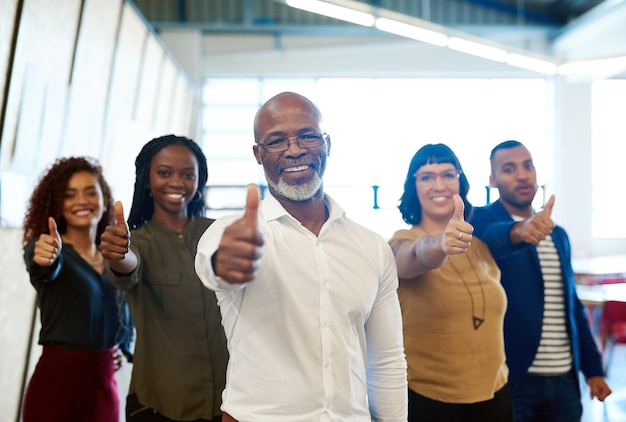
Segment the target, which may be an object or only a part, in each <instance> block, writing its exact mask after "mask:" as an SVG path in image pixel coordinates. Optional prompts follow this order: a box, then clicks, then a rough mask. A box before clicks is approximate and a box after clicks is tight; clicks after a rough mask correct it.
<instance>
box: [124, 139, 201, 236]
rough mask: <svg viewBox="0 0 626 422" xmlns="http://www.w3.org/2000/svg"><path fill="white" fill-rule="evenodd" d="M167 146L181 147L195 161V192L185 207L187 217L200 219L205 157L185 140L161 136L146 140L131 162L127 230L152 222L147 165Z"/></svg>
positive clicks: (152, 208)
mask: <svg viewBox="0 0 626 422" xmlns="http://www.w3.org/2000/svg"><path fill="white" fill-rule="evenodd" d="M170 145H183V146H185V147H187V148H189V150H190V151H191V152H192V153H193V155H195V156H196V160H197V161H198V190H197V191H196V193H195V194H194V200H192V201H191V202H190V203H189V204H188V205H187V215H188V216H189V217H192V216H204V215H205V213H206V204H205V202H204V200H203V199H202V193H203V192H204V189H205V187H206V182H207V179H208V178H209V170H208V167H207V162H206V157H205V155H204V152H202V149H201V148H200V146H198V144H196V143H195V142H194V141H192V140H191V139H189V138H185V137H184V136H176V135H164V136H160V137H158V138H154V139H152V140H150V141H149V142H148V143H147V144H145V145H144V146H143V148H142V149H141V151H140V152H139V154H138V155H137V158H136V159H135V175H136V178H135V189H134V192H133V204H132V206H131V208H130V214H129V215H128V227H129V228H130V229H138V228H139V227H141V226H143V225H144V224H146V223H147V222H148V221H150V220H151V219H152V215H153V214H154V200H153V199H152V197H151V196H150V189H149V188H148V186H149V185H150V162H151V161H152V157H154V155H155V154H156V153H157V152H159V151H161V150H162V149H163V148H165V147H168V146H170Z"/></svg>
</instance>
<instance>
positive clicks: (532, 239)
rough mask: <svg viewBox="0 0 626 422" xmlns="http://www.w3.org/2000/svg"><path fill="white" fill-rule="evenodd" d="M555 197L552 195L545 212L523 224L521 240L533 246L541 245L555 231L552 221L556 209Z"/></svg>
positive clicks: (542, 211) (540, 212) (544, 209)
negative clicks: (553, 211)
mask: <svg viewBox="0 0 626 422" xmlns="http://www.w3.org/2000/svg"><path fill="white" fill-rule="evenodd" d="M554 202H555V197H554V195H550V198H549V199H548V202H546V206H545V207H544V208H543V210H541V211H539V212H538V213H536V214H535V215H533V216H532V217H530V218H528V219H527V220H525V221H524V222H523V223H522V224H521V229H520V234H519V236H520V237H521V240H522V241H524V242H526V243H531V244H533V245H537V244H539V242H541V241H542V240H544V239H545V238H546V236H548V235H549V234H550V233H552V229H554V225H555V224H554V221H552V209H553V208H554Z"/></svg>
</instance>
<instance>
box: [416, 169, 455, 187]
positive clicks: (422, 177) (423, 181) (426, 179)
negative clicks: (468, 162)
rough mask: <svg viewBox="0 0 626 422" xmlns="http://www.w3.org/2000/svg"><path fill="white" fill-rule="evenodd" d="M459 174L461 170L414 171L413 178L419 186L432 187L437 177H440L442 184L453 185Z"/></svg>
mask: <svg viewBox="0 0 626 422" xmlns="http://www.w3.org/2000/svg"><path fill="white" fill-rule="evenodd" d="M460 176H461V172H460V171H458V170H449V171H444V172H443V173H439V174H437V173H428V172H424V173H415V180H417V183H419V184H420V186H424V187H432V186H434V185H435V182H436V180H437V178H438V177H441V181H442V182H443V184H444V185H446V186H454V185H455V184H456V183H457V181H458V180H459V177H460Z"/></svg>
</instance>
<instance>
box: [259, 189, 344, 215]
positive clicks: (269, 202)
mask: <svg viewBox="0 0 626 422" xmlns="http://www.w3.org/2000/svg"><path fill="white" fill-rule="evenodd" d="M324 203H325V204H326V208H328V221H329V222H331V221H334V220H340V219H344V218H345V214H346V212H345V211H344V209H343V208H341V206H340V205H339V204H338V203H337V202H336V201H335V200H334V199H333V198H331V197H330V196H329V195H328V194H327V193H325V194H324ZM281 217H289V218H292V219H293V217H292V216H291V214H289V213H288V212H287V210H286V209H285V208H284V207H283V206H282V205H281V204H280V202H278V200H277V199H276V198H275V197H274V196H273V195H272V194H271V193H269V192H268V193H267V195H265V198H264V199H263V201H262V205H261V219H262V220H265V221H271V220H278V219H280V218H281Z"/></svg>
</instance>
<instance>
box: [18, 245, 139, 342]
mask: <svg viewBox="0 0 626 422" xmlns="http://www.w3.org/2000/svg"><path fill="white" fill-rule="evenodd" d="M36 240H37V239H33V240H31V241H30V242H29V243H28V244H27V245H26V246H25V247H24V261H25V263H26V269H27V270H28V272H29V274H30V282H31V284H32V285H33V286H34V287H35V290H36V291H37V301H38V306H39V308H40V310H41V331H40V333H39V344H41V345H51V346H60V347H69V348H75V349H90V350H101V349H109V348H111V347H113V346H115V345H116V344H117V343H118V341H120V340H122V341H125V342H126V343H129V342H130V340H131V337H132V331H130V321H129V320H128V316H127V315H128V313H127V309H126V302H125V300H124V296H123V294H122V293H121V292H118V291H117V289H116V288H115V287H114V286H113V285H112V284H111V283H110V282H109V281H108V279H107V277H106V275H100V274H99V273H98V272H97V271H96V270H94V268H93V267H92V266H91V265H90V264H89V263H87V261H85V260H84V259H83V258H82V257H81V256H80V254H79V253H78V252H76V250H75V249H74V248H73V247H72V245H69V244H64V245H63V248H62V250H61V253H60V255H59V257H58V259H57V260H56V261H55V262H54V263H53V264H52V265H51V266H49V267H41V266H39V265H37V264H36V263H35V262H34V261H33V256H34V251H35V241H36ZM120 321H124V323H121V322H120ZM124 349H126V350H124ZM122 350H124V351H125V353H126V352H128V344H125V345H122Z"/></svg>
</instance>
